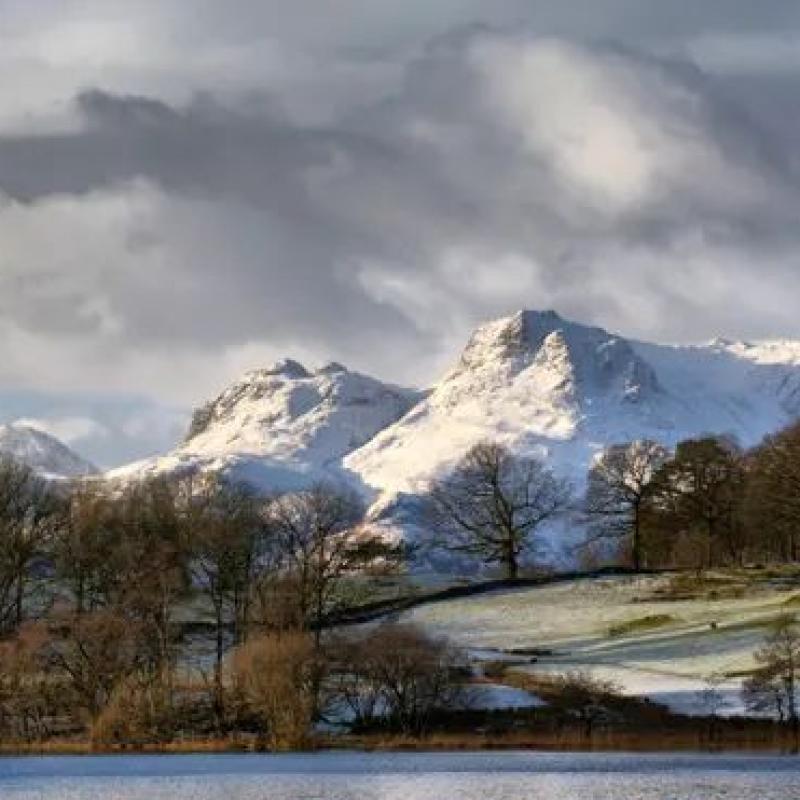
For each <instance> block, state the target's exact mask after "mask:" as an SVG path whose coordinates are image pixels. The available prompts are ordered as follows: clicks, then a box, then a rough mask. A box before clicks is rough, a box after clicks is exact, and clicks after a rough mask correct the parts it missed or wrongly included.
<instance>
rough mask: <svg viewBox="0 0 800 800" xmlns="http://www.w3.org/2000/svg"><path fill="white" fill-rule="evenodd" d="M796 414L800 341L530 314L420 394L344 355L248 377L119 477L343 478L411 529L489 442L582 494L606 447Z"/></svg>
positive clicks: (516, 318)
mask: <svg viewBox="0 0 800 800" xmlns="http://www.w3.org/2000/svg"><path fill="white" fill-rule="evenodd" d="M798 416H800V342H790V341H786V342H781V341H771V342H760V343H753V344H751V343H742V342H727V341H722V340H715V341H713V342H711V343H709V344H706V345H697V346H671V345H658V344H646V343H643V342H637V341H632V340H627V339H625V338H623V337H620V336H617V335H615V334H612V333H608V332H606V331H605V330H602V329H600V328H596V327H589V326H585V325H581V324H578V323H574V322H570V321H567V320H565V319H563V318H562V317H560V316H559V315H558V314H556V313H555V312H553V311H544V312H537V311H520V312H518V313H516V314H514V315H512V316H509V317H505V318H503V319H499V320H495V321H493V322H489V323H487V324H485V325H483V326H481V327H480V328H478V329H477V331H476V332H475V333H474V334H473V336H472V337H471V339H470V340H469V343H468V344H467V346H466V348H465V350H464V352H463V353H462V355H461V357H460V359H459V360H458V362H457V364H456V365H455V366H454V368H453V369H452V370H451V371H450V372H449V373H448V374H447V375H445V376H444V378H443V379H442V380H441V381H439V382H438V383H437V384H436V385H435V386H434V387H433V388H432V389H431V390H430V391H428V392H424V393H423V392H415V391H412V390H407V389H400V388H398V387H395V386H391V385H387V384H384V383H381V382H380V381H377V380H375V379H373V378H369V377H366V376H364V375H360V374H358V373H354V372H349V371H347V370H346V369H344V368H343V367H341V366H339V365H337V364H330V365H328V366H326V367H323V368H322V369H320V370H317V371H315V372H309V371H308V370H306V369H305V368H304V367H303V366H302V365H300V364H298V363H297V362H294V361H283V362H279V363H278V364H275V365H274V366H272V367H270V368H268V369H264V370H259V371H255V372H251V373H248V374H247V375H245V376H244V377H243V378H242V379H241V380H240V381H238V382H236V383H235V384H233V385H232V386H230V387H229V388H228V389H226V390H225V391H224V392H223V393H222V394H221V395H220V396H219V397H218V398H216V399H215V400H213V401H212V402H210V403H208V404H206V405H204V406H202V407H201V408H200V409H199V410H198V411H196V412H195V415H194V418H193V421H192V425H191V428H190V431H189V434H188V436H187V438H186V440H185V441H184V442H183V443H181V444H180V445H179V446H178V447H177V448H176V449H175V450H173V451H172V452H171V453H169V454H168V455H165V456H163V457H159V458H154V459H150V460H147V461H143V462H137V463H136V464H132V465H129V466H127V467H122V468H120V469H117V470H114V471H112V472H111V473H108V477H110V478H112V479H118V480H132V479H137V478H141V477H144V476H147V475H153V474H161V473H170V474H174V473H177V472H180V471H182V470H198V469H199V470H215V471H216V470H221V471H223V472H227V473H229V474H232V475H233V476H234V477H236V478H237V479H244V480H247V481H249V482H251V483H252V484H254V485H255V486H256V487H258V488H261V489H265V490H281V489H290V488H296V487H298V486H302V485H306V484H308V483H309V482H310V481H315V480H320V479H328V480H342V481H347V482H349V483H350V484H351V485H353V486H355V487H356V488H357V489H358V490H360V491H361V492H362V493H363V495H364V497H365V500H366V501H367V502H368V503H369V504H370V508H371V515H372V517H373V519H375V520H380V521H381V522H383V523H385V524H386V525H387V527H388V528H393V529H395V530H399V531H400V532H401V533H404V534H410V535H413V534H414V527H415V522H416V519H415V513H416V507H417V504H416V502H415V500H416V498H417V497H418V496H419V495H420V494H421V493H424V492H425V491H426V487H427V484H428V482H429V481H430V479H431V478H434V477H436V476H438V475H441V474H443V473H445V472H446V471H447V470H448V469H449V468H451V467H452V466H453V465H454V464H455V463H456V462H457V461H458V460H459V458H460V457H461V456H462V455H463V454H464V453H465V452H466V451H467V450H468V449H469V448H470V447H471V446H472V445H473V444H475V443H477V442H478V441H481V440H483V439H492V440H496V441H499V442H501V443H503V444H505V445H507V446H509V447H510V448H512V449H513V450H514V451H515V452H518V453H521V454H535V455H538V456H540V457H542V458H544V459H546V461H547V462H548V463H549V465H550V466H551V467H552V468H553V470H554V471H555V472H556V473H558V474H560V475H564V476H566V477H569V478H570V479H571V480H572V481H573V482H574V484H575V486H576V489H577V490H578V491H580V489H581V486H582V484H583V481H584V480H585V476H586V471H587V469H588V467H589V465H590V464H591V462H592V460H593V458H594V457H595V456H596V454H597V453H599V452H600V451H602V450H603V449H604V448H605V447H607V446H608V445H610V444H613V443H618V442H626V441H630V440H633V439H641V438H651V439H655V440H657V441H659V442H662V443H664V444H666V445H668V446H674V445H675V444H676V443H677V442H678V441H680V440H681V439H684V438H687V437H690V436H697V435H701V434H705V433H718V434H731V435H733V436H735V437H736V438H737V439H738V440H739V442H740V443H741V444H742V445H745V446H747V445H752V444H755V443H756V442H758V441H759V440H760V439H761V438H762V437H763V436H764V435H765V434H767V433H770V432H772V431H775V430H777V429H778V428H780V427H782V426H783V425H785V424H787V423H788V422H790V421H791V420H793V419H795V418H797V417H798Z"/></svg>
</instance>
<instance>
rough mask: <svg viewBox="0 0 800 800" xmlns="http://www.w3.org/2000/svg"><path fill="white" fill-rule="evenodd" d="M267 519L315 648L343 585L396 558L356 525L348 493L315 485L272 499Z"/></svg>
mask: <svg viewBox="0 0 800 800" xmlns="http://www.w3.org/2000/svg"><path fill="white" fill-rule="evenodd" d="M267 513H268V520H269V525H270V527H271V530H272V533H273V535H274V536H275V539H276V543H277V546H278V548H279V551H280V553H281V558H282V564H283V567H284V580H286V581H288V585H290V586H292V589H293V593H294V595H295V598H296V602H297V606H298V617H299V618H300V619H302V620H304V622H305V624H306V625H308V626H309V627H311V628H312V629H313V630H314V631H315V639H316V642H317V645H319V642H320V631H321V625H322V621H323V619H324V617H325V614H326V613H328V612H330V611H331V610H333V607H334V605H335V603H336V600H337V599H338V598H337V593H338V592H339V591H340V589H341V588H342V584H343V582H344V580H345V579H347V578H348V577H352V576H354V575H356V574H358V573H359V572H361V571H363V570H364V569H365V568H368V567H370V566H372V565H379V564H384V565H387V566H390V565H392V564H396V563H397V561H398V559H399V558H400V557H401V556H402V552H401V550H399V549H398V548H397V547H395V546H393V545H391V544H390V543H387V542H386V541H385V540H384V539H383V538H382V537H381V536H379V535H377V534H375V533H373V532H372V531H370V530H369V528H367V527H365V526H364V525H363V524H362V521H363V517H364V507H363V505H362V503H361V501H360V499H359V498H358V496H357V495H355V494H354V493H353V492H349V491H345V490H339V489H336V488H334V487H331V486H327V485H324V484H318V485H316V486H313V487H311V488H310V489H307V490H305V491H300V492H294V493H290V494H285V495H282V496H281V497H278V498H276V499H275V500H274V501H273V502H272V503H271V504H270V506H269V509H268V512H267ZM284 585H287V584H284Z"/></svg>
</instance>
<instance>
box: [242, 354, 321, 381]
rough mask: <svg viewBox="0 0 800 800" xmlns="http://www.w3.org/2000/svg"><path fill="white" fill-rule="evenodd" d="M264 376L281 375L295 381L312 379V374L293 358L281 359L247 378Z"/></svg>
mask: <svg viewBox="0 0 800 800" xmlns="http://www.w3.org/2000/svg"><path fill="white" fill-rule="evenodd" d="M263 375H280V376H282V377H284V378H293V379H295V380H300V379H302V378H310V377H311V373H310V372H309V371H308V370H307V369H306V368H305V367H304V366H303V365H302V364H301V363H300V362H299V361H295V360H294V359H293V358H281V359H279V360H278V361H274V362H273V363H272V364H270V365H269V366H267V367H264V368H263V369H256V370H253V371H252V372H249V373H248V374H247V375H246V376H245V378H247V377H248V376H254V377H260V376H263Z"/></svg>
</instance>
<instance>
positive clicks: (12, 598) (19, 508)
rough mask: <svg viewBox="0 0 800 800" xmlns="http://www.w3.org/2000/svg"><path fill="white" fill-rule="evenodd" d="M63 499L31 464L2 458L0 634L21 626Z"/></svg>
mask: <svg viewBox="0 0 800 800" xmlns="http://www.w3.org/2000/svg"><path fill="white" fill-rule="evenodd" d="M61 511H62V502H61V500H60V498H59V497H58V496H57V494H56V493H55V492H54V490H53V488H52V487H51V486H50V485H49V484H48V483H47V481H45V480H44V479H42V478H40V477H38V476H37V475H36V474H35V473H34V472H33V471H32V470H31V469H30V467H27V466H26V465H24V464H21V463H19V462H17V461H14V460H13V459H10V458H3V459H1V460H0V633H2V632H7V631H9V630H11V629H14V628H18V627H19V626H20V625H21V624H22V621H23V618H24V615H25V604H26V601H27V600H28V599H29V596H30V593H31V589H32V588H33V581H32V578H33V574H32V573H33V565H34V563H35V561H36V559H37V558H38V557H40V556H42V555H43V554H44V552H45V549H46V545H47V544H48V542H49V540H50V539H51V537H52V534H53V532H54V531H55V529H56V528H57V527H58V526H59V525H60V524H61V520H62V514H61Z"/></svg>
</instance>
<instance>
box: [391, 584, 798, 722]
mask: <svg viewBox="0 0 800 800" xmlns="http://www.w3.org/2000/svg"><path fill="white" fill-rule="evenodd" d="M716 577H717V584H715V586H717V587H718V588H716V589H714V590H711V591H701V592H700V593H699V594H698V596H696V597H682V596H678V597H673V596H672V595H671V594H670V591H669V590H670V587H671V581H672V578H671V577H670V576H625V577H607V578H586V579H581V580H575V581H567V582H563V583H555V584H550V585H546V586H541V587H534V588H526V589H518V590H504V591H498V592H493V593H490V594H484V595H477V596H473V597H467V598H461V599H457V600H450V601H445V602H438V603H431V604H428V605H424V606H420V607H418V608H416V609H413V610H412V611H409V612H408V613H406V614H405V615H404V616H403V620H404V621H406V622H413V623H416V624H418V625H420V626H422V627H423V628H425V629H426V630H427V631H429V632H430V633H432V634H435V635H441V636H445V637H447V638H448V639H450V640H451V641H453V642H454V643H456V644H459V645H461V646H465V647H467V648H469V649H470V650H472V651H473V652H474V653H475V655H476V657H479V658H480V657H483V658H496V657H497V655H498V653H497V652H496V651H498V650H501V651H510V650H533V649H538V650H545V651H550V653H551V654H549V655H545V656H540V657H539V658H538V660H537V661H536V663H533V664H522V663H520V664H519V665H518V666H515V668H519V669H526V670H534V671H536V670H542V671H551V672H566V671H570V670H586V671H589V672H591V673H593V674H594V675H595V676H596V677H599V678H604V679H610V680H613V681H614V682H615V683H617V684H618V685H619V686H620V687H621V688H622V690H623V691H624V692H625V693H627V694H631V695H639V696H646V697H650V698H652V699H654V700H657V701H661V702H664V703H666V704H667V705H669V706H670V707H672V708H674V709H675V710H680V711H683V712H697V713H702V712H703V709H702V707H701V705H702V704H701V702H700V699H699V696H698V693H699V692H701V691H702V690H703V689H704V688H705V687H706V685H707V684H706V681H707V679H709V678H710V677H712V676H718V677H720V678H723V679H724V680H723V681H722V683H721V684H720V685H719V689H720V690H721V691H722V693H723V695H724V696H725V698H726V700H727V701H728V703H727V706H726V708H725V712H726V713H729V714H730V713H739V712H741V711H742V707H741V702H740V698H739V689H740V681H741V676H742V675H743V674H746V673H747V672H748V671H749V670H751V669H752V668H753V666H754V662H753V651H754V650H755V649H756V648H757V647H758V646H759V644H760V643H761V641H762V640H763V638H764V635H765V633H766V631H767V629H768V627H769V625H770V624H771V623H772V622H774V621H775V620H776V619H777V618H778V617H780V616H781V615H783V614H786V613H787V612H788V613H792V612H795V613H796V612H797V610H798V609H797V605H796V604H795V598H796V597H797V589H796V588H792V587H791V586H787V585H786V584H785V583H783V582H780V581H771V580H768V579H766V578H764V577H758V576H754V575H750V576H744V577H743V576H742V575H741V574H739V575H733V574H731V575H727V576H726V575H718V576H716ZM648 618H651V619H658V620H659V625H658V626H653V627H649V626H646V625H641V624H637V622H640V621H641V620H643V619H648ZM612 632H613V633H614V635H612ZM506 657H507V656H506ZM520 661H522V659H521V660H520Z"/></svg>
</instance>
